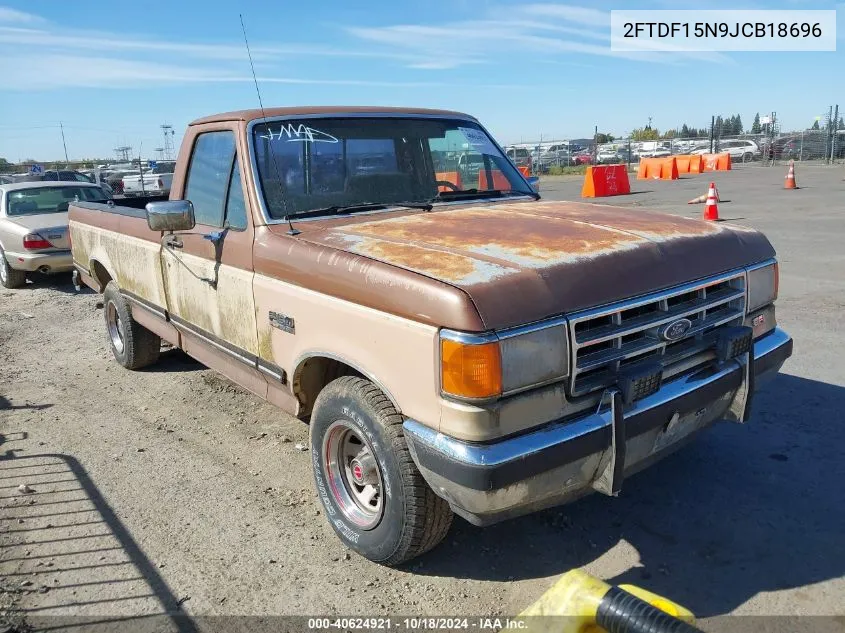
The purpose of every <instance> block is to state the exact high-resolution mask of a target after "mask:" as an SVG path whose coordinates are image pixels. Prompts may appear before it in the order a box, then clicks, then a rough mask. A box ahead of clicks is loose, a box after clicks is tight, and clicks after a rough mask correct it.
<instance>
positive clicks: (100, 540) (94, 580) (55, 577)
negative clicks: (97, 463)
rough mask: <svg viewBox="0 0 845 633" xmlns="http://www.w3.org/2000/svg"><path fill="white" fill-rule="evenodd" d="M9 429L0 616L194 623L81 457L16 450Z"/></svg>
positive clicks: (84, 623) (38, 625)
mask: <svg viewBox="0 0 845 633" xmlns="http://www.w3.org/2000/svg"><path fill="white" fill-rule="evenodd" d="M18 435H19V434H16V433H6V434H5V435H3V436H0V444H5V446H4V450H5V452H4V453H2V454H0V509H2V515H3V518H4V522H3V529H2V531H0V570H2V573H0V577H1V578H2V581H0V583H2V586H0V589H2V591H0V593H1V594H2V596H3V606H4V610H3V612H4V614H5V615H4V618H2V619H0V624H5V625H6V626H7V627H11V628H10V629H8V630H29V629H28V627H33V628H35V629H36V630H56V629H58V630H69V629H77V628H82V629H84V630H91V629H92V627H93V628H94V629H97V628H98V627H99V628H103V629H104V630H114V631H117V630H126V629H125V628H124V627H125V626H126V625H128V624H130V623H131V628H132V630H136V629H137V630H145V629H149V630H156V631H178V632H180V633H194V632H195V631H197V628H196V625H195V623H194V622H193V621H192V620H190V619H188V617H187V615H185V614H183V613H182V612H181V611H180V608H181V603H182V600H180V599H179V598H178V597H177V596H175V595H174V594H173V593H172V592H171V590H170V588H169V587H168V586H167V584H166V582H165V581H164V579H163V578H162V577H161V575H160V574H159V572H158V568H157V567H156V565H154V564H153V563H152V562H151V561H150V560H149V559H148V558H147V556H146V555H145V554H144V552H143V550H142V549H141V547H140V546H139V545H138V543H137V542H136V541H135V539H134V538H133V537H132V535H131V534H130V532H129V531H128V530H127V529H126V527H125V526H124V525H123V523H122V522H121V521H120V519H119V518H118V517H117V515H116V514H115V512H114V510H113V509H112V508H111V506H110V505H109V504H108V503H107V501H106V500H105V498H104V497H103V495H102V494H101V493H100V491H99V490H98V489H97V486H96V485H95V484H94V482H93V481H92V480H91V478H90V476H89V475H88V473H87V472H86V470H85V468H84V467H83V466H82V464H80V463H79V461H77V460H76V459H75V458H74V457H72V456H70V455H59V454H43V455H27V456H21V455H19V454H16V452H17V451H15V449H14V448H10V445H12V444H14V441H15V440H16V439H19V438H18ZM21 486H24V487H25V488H21ZM121 613H126V614H132V615H127V616H126V617H123V616H121V615H120V614H121ZM135 614H142V615H139V616H135ZM3 620H5V621H3ZM4 630H6V629H4Z"/></svg>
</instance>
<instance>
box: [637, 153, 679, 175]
mask: <svg viewBox="0 0 845 633" xmlns="http://www.w3.org/2000/svg"><path fill="white" fill-rule="evenodd" d="M677 179H678V161H677V160H676V159H675V157H674V156H670V157H669V158H642V159H640V166H639V168H637V180H677Z"/></svg>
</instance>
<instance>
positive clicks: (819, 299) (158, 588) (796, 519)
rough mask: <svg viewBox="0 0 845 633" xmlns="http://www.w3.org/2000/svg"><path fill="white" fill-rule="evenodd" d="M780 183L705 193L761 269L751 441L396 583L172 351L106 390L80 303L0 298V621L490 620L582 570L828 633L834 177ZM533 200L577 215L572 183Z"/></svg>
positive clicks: (842, 388) (103, 360)
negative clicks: (780, 338)
mask: <svg viewBox="0 0 845 633" xmlns="http://www.w3.org/2000/svg"><path fill="white" fill-rule="evenodd" d="M782 171H783V170H782V169H780V168H775V169H774V170H770V169H766V168H762V167H748V168H745V169H737V170H735V171H734V172H731V173H726V174H720V175H719V177H718V178H717V180H718V185H719V189H720V194H721V197H722V200H723V201H724V202H723V204H722V205H721V206H720V210H721V212H722V216H723V217H726V218H732V219H734V220H735V221H736V222H738V223H742V224H748V225H750V226H753V227H756V228H760V229H762V230H763V231H765V232H766V234H767V235H768V236H769V237H770V239H771V240H772V242H773V243H774V245H775V247H776V248H777V250H778V252H779V256H780V261H781V296H780V300H779V302H778V317H779V321H780V323H781V325H782V326H783V327H785V328H786V329H787V330H788V331H789V332H790V333H791V334H792V335H793V336H794V338H795V356H794V357H793V358H792V359H790V360H789V361H788V363H787V365H786V366H785V367H784V370H783V372H782V374H781V375H780V376H779V377H778V378H777V379H776V380H775V381H774V382H772V383H770V384H769V385H768V386H767V387H766V388H764V390H762V391H761V392H760V393H759V394H758V396H757V398H756V401H755V407H754V408H755V413H754V416H753V419H752V421H751V423H749V424H748V425H745V426H740V425H728V424H723V425H719V426H716V427H715V428H713V429H711V430H710V431H709V432H707V433H706V434H705V435H703V436H701V437H700V439H699V440H698V441H697V442H695V443H693V444H692V445H691V446H689V447H688V448H685V449H683V450H682V451H681V452H679V453H677V454H675V455H673V456H671V457H669V458H668V459H666V460H664V461H663V462H661V463H660V464H658V465H655V466H653V467H652V468H650V469H649V470H647V471H645V472H644V473H641V474H639V475H637V476H635V477H633V478H631V479H629V480H628V481H626V482H625V485H624V488H623V491H622V494H621V496H620V497H619V498H617V499H611V498H607V497H603V496H599V495H594V496H592V497H589V498H586V499H583V500H581V501H579V502H577V503H575V504H573V505H570V506H567V507H564V508H559V509H554V510H549V511H546V512H542V513H539V514H536V515H533V516H529V517H525V518H522V519H517V520H513V521H509V522H506V523H502V524H499V525H496V526H493V527H489V528H486V529H480V528H476V527H473V526H471V525H469V524H468V523H466V522H464V521H463V520H460V519H456V520H455V523H454V526H453V528H452V530H451V532H450V534H449V536H448V537H447V539H446V541H445V542H444V543H443V545H442V546H440V547H439V548H438V549H437V550H435V551H434V552H432V553H430V554H429V555H427V556H425V557H423V558H421V559H418V560H416V561H413V562H411V563H410V564H408V565H407V566H406V567H404V568H402V569H398V570H389V569H385V568H383V567H380V566H378V565H375V564H372V563H370V562H368V561H366V560H364V559H362V558H360V557H359V556H357V555H356V554H354V553H350V552H348V551H347V550H346V549H345V548H344V547H343V546H342V544H341V543H340V541H338V539H337V538H335V537H334V535H333V533H331V532H330V530H329V528H328V527H326V526H325V523H324V518H323V517H322V516H321V514H320V511H319V509H318V506H317V504H316V499H315V495H314V491H313V484H312V478H311V473H310V470H309V459H308V453H307V452H303V451H302V450H300V449H299V448H298V445H299V444H306V443H307V432H308V429H307V427H306V425H305V424H303V423H301V422H299V421H298V420H295V419H293V418H291V417H289V416H287V415H285V414H283V413H281V412H279V411H278V410H277V409H275V408H273V407H272V406H270V405H268V404H265V403H263V402H261V401H259V400H258V399H256V398H255V397H253V396H252V395H250V394H248V393H246V392H244V391H242V390H241V389H239V388H238V387H235V386H234V385H232V384H231V383H229V382H228V381H227V380H225V379H223V378H221V377H219V376H218V375H216V374H215V373H214V372H212V371H211V370H208V369H206V368H205V367H204V366H202V365H200V364H199V363H197V362H195V361H193V360H191V359H190V358H188V357H186V356H185V355H184V354H182V353H181V352H179V351H177V350H169V351H167V352H165V353H164V355H163V358H162V362H161V363H160V364H159V365H157V366H155V367H153V368H150V369H148V370H145V371H141V372H128V371H126V370H123V369H122V368H121V367H119V366H118V365H117V364H116V363H115V362H114V360H113V359H112V357H111V353H110V351H109V349H108V347H107V342H106V336H105V328H104V325H103V314H102V310H101V309H99V308H98V301H99V300H100V298H99V297H98V296H97V295H95V294H94V293H91V292H84V293H80V294H76V293H74V291H73V288H72V286H71V285H70V280H69V277H68V276H62V277H56V278H48V279H38V280H36V281H35V282H34V283H30V284H29V285H28V286H27V287H26V288H24V289H21V290H16V291H9V290H0V583H2V589H3V591H2V592H0V614H5V617H6V618H7V619H10V620H11V621H12V623H13V624H14V623H15V622H17V623H18V624H20V622H21V619H22V618H24V619H27V620H29V621H30V622H34V623H38V622H39V620H38V618H39V617H43V616H60V615H72V616H79V617H80V618H81V619H79V620H77V623H82V622H88V621H91V622H93V621H98V620H102V619H104V618H106V617H135V616H137V617H142V616H148V615H152V614H156V613H163V612H168V613H184V614H190V615H201V616H213V615H262V616H269V615H291V614H296V615H309V614H310V615H324V614H345V615H354V614H367V615H387V614H393V615H396V614H404V615H423V614H426V615H454V614H467V615H470V614H473V615H483V616H488V615H489V616H492V615H505V614H515V613H518V612H519V611H520V610H522V609H523V608H525V607H526V606H527V605H528V604H530V603H531V602H533V601H534V600H535V599H536V598H537V597H539V596H540V595H541V594H542V593H543V592H544V591H545V590H546V589H547V588H548V587H549V586H550V585H551V584H552V582H553V581H554V580H555V579H556V578H557V577H558V576H559V575H560V574H561V573H563V572H565V571H567V570H569V569H570V568H572V567H584V568H585V569H586V570H587V571H589V572H591V573H593V574H596V575H597V576H599V577H601V578H603V579H605V580H607V581H609V582H612V583H624V582H629V583H634V584H638V585H641V586H643V587H645V588H648V589H650V590H652V591H654V592H657V593H660V594H663V595H666V596H668V597H670V598H671V599H673V600H675V601H677V602H679V603H681V604H683V605H685V606H687V607H688V608H690V609H691V610H692V611H693V612H694V613H696V614H697V615H698V616H699V617H700V618H703V619H704V624H705V628H710V629H711V630H722V629H723V628H724V627H723V626H721V625H719V626H716V624H714V623H717V622H724V620H720V619H719V618H718V617H717V616H723V615H728V614H738V615H772V614H775V615H777V614H781V615H786V614H792V615H796V614H797V615H828V616H835V615H838V616H840V618H839V619H832V620H830V623H831V626H838V627H841V628H838V629H829V630H845V624H843V622H845V578H843V576H845V547H843V534H845V503H843V502H845V492H843V485H842V482H843V481H845V460H843V458H842V446H843V445H845V414H843V410H845V361H843V351H845V346H843V343H845V326H843V320H842V314H843V309H845V248H843V236H845V182H843V180H842V178H843V176H845V173H843V169H842V168H841V167H840V168H838V169H826V168H818V169H812V170H810V169H807V170H803V171H799V174H798V184H799V185H801V186H802V189H801V190H799V191H784V190H782V188H781V187H782V179H783V173H781V172H782ZM709 180H710V177H709V176H706V175H705V176H699V177H695V178H687V179H684V180H681V181H680V182H668V183H667V182H652V181H649V182H645V183H640V182H636V181H635V182H634V190H635V192H636V193H635V194H633V195H631V196H625V197H619V198H614V199H612V200H606V201H603V202H606V203H611V204H622V205H624V206H629V207H631V208H632V210H633V211H635V212H641V211H640V209H641V208H645V207H656V208H661V209H664V210H669V211H671V212H675V213H679V214H682V215H697V214H700V213H701V210H702V206H703V205H697V206H687V205H686V204H685V203H686V201H687V200H689V199H690V198H693V197H695V196H697V195H699V194H700V193H704V192H705V191H706V185H707V181H709ZM542 186H543V189H542V193H543V194H544V195H545V196H547V197H549V198H556V199H577V197H578V192H579V190H580V180H577V179H567V178H560V179H545V180H544V182H543V185H542ZM19 486H27V487H28V488H25V489H24V490H25V491H27V492H21V490H20V489H19ZM29 491H31V492H29ZM711 618H712V619H711ZM708 622H710V623H711V624H712V626H711V627H707V626H706V625H707V624H708ZM0 628H2V627H0Z"/></svg>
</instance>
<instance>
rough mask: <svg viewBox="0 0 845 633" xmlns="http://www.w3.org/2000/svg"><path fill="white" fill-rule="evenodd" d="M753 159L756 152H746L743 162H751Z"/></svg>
mask: <svg viewBox="0 0 845 633" xmlns="http://www.w3.org/2000/svg"><path fill="white" fill-rule="evenodd" d="M752 160H754V154H752V153H751V152H746V153H745V154H743V155H742V162H743V163H750V162H751V161H752Z"/></svg>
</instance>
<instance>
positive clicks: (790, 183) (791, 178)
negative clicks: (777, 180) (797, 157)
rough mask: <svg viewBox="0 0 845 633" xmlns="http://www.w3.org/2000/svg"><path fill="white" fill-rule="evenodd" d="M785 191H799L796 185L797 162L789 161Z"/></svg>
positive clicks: (784, 185)
mask: <svg viewBox="0 0 845 633" xmlns="http://www.w3.org/2000/svg"><path fill="white" fill-rule="evenodd" d="M783 188H784V189H798V185H796V184H795V161H794V160H791V161H789V171H788V172H786V180H785V181H784V183H783Z"/></svg>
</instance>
